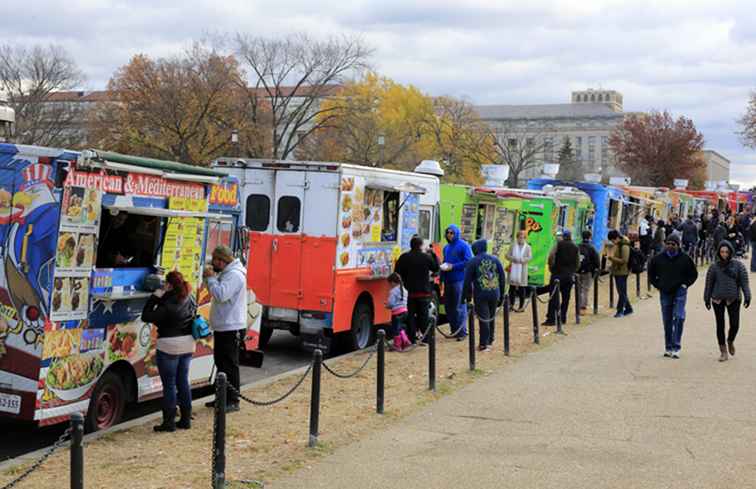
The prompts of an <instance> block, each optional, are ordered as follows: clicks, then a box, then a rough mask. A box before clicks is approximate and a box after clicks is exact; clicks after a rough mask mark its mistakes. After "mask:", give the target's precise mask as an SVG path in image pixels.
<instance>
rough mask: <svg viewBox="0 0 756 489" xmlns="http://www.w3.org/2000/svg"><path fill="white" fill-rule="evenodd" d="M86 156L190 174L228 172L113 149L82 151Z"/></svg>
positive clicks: (213, 174)
mask: <svg viewBox="0 0 756 489" xmlns="http://www.w3.org/2000/svg"><path fill="white" fill-rule="evenodd" d="M82 156H84V157H85V158H90V159H92V160H95V161H111V162H113V163H121V164H124V165H133V166H138V167H141V168H148V169H152V170H160V171H163V172H166V173H183V174H189V175H203V176H208V177H219V178H220V177H225V176H228V173H226V172H222V171H219V170H213V169H211V168H204V167H201V166H195V165H187V164H186V163H179V162H176V161H167V160H157V159H154V158H143V157H141V156H130V155H124V154H120V153H114V152H112V151H101V150H96V149H92V150H88V151H84V152H83V153H82Z"/></svg>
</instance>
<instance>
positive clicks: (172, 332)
mask: <svg viewBox="0 0 756 489" xmlns="http://www.w3.org/2000/svg"><path fill="white" fill-rule="evenodd" d="M190 292H191V286H190V285H189V284H188V283H187V282H186V280H184V276H183V275H182V274H181V273H180V272H176V271H173V272H170V273H168V275H167V276H166V278H165V285H163V288H161V289H158V290H156V291H155V292H154V294H153V295H152V296H150V298H149V299H147V304H145V306H144V310H143V311H142V321H144V322H146V323H152V324H154V325H155V326H156V327H157V332H158V340H157V367H158V372H159V373H160V380H161V381H162V383H163V422H162V424H159V425H157V426H155V427H154V429H155V431H158V432H161V431H169V432H170V431H175V430H176V428H181V429H189V428H191V425H192V421H191V420H192V391H191V387H190V386H189V365H190V363H191V361H192V354H193V353H194V338H193V337H192V323H193V322H194V316H195V313H196V309H197V307H196V305H195V303H194V301H193V300H192V298H191V297H190V296H189V293H190ZM177 391H178V406H179V408H180V410H181V418H180V419H179V421H178V423H177V422H176V404H177V399H176V397H177V396H176V393H177Z"/></svg>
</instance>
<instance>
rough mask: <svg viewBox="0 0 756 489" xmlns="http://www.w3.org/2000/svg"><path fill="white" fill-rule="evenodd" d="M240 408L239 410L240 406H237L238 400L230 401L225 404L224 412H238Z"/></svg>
mask: <svg viewBox="0 0 756 489" xmlns="http://www.w3.org/2000/svg"><path fill="white" fill-rule="evenodd" d="M240 410H241V408H240V407H239V403H238V402H232V403H230V404H227V405H226V412H227V413H236V412H238V411H240Z"/></svg>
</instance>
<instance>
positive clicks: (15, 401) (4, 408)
mask: <svg viewBox="0 0 756 489" xmlns="http://www.w3.org/2000/svg"><path fill="white" fill-rule="evenodd" d="M0 412H4V413H11V414H18V413H20V412H21V396H17V395H15V394H4V393H2V392H0Z"/></svg>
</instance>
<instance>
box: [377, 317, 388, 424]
mask: <svg viewBox="0 0 756 489" xmlns="http://www.w3.org/2000/svg"><path fill="white" fill-rule="evenodd" d="M377 341H378V372H377V374H376V376H375V379H376V383H375V384H376V385H375V412H376V413H378V414H383V401H384V386H385V384H386V332H385V331H384V330H382V329H379V330H378V340H377Z"/></svg>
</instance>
